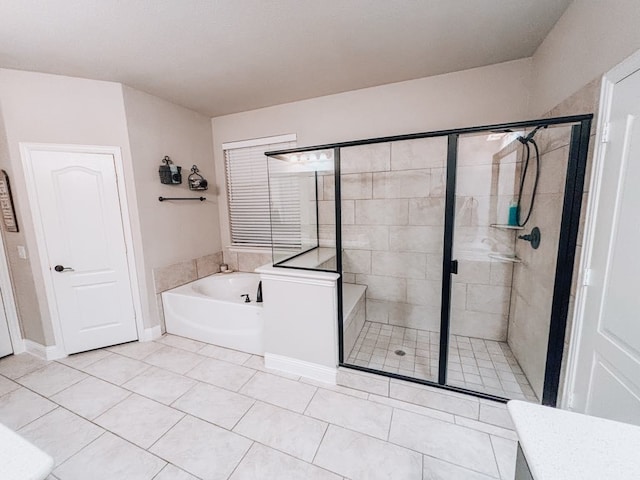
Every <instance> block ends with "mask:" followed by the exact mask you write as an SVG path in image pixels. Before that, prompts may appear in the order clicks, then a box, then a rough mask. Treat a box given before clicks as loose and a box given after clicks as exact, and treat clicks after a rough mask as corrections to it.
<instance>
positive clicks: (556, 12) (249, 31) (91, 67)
mask: <svg viewBox="0 0 640 480" xmlns="http://www.w3.org/2000/svg"><path fill="white" fill-rule="evenodd" d="M570 1H571V0H4V1H2V2H0V66H1V67H6V68H16V69H22V70H35V71H40V72H49V73H58V74H64V75H71V76H78V77H86V78H93V79H100V80H111V81H117V82H122V83H125V84H127V85H130V86H132V87H134V88H138V89H140V90H144V91H146V92H149V93H152V94H154V95H158V96H160V97H162V98H165V99H168V100H171V101H173V102H175V103H178V104H180V105H184V106H186V107H189V108H192V109H194V110H197V111H200V112H202V113H204V114H207V115H209V116H218V115H223V114H227V113H233V112H239V111H245V110H251V109H254V108H259V107H264V106H269V105H275V104H279V103H286V102H291V101H295V100H301V99H305V98H312V97H317V96H321V95H327V94H331V93H338V92H343V91H347V90H354V89H358V88H364V87H370V86H374V85H382V84H385V83H392V82H398V81H402V80H410V79H414V78H420V77H427V76H430V75H437V74H441V73H448V72H453V71H458V70H464V69H468V68H473V67H479V66H483V65H489V64H493V63H499V62H505V61H509V60H515V59H518V58H523V57H528V56H531V55H532V54H533V53H534V51H535V50H536V48H537V47H538V45H539V44H540V43H541V42H542V40H543V39H544V37H545V36H546V34H547V33H548V32H549V30H550V29H551V28H552V27H553V25H554V24H555V22H556V21H557V20H558V18H560V16H561V15H562V13H563V12H564V11H565V10H566V8H567V6H568V5H569V3H570Z"/></svg>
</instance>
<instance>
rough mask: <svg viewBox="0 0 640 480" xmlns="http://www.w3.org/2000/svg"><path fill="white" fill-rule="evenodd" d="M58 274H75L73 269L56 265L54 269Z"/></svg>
mask: <svg viewBox="0 0 640 480" xmlns="http://www.w3.org/2000/svg"><path fill="white" fill-rule="evenodd" d="M53 269H54V270H55V271H56V272H73V268H71V267H63V266H62V265H56V266H55V267H53Z"/></svg>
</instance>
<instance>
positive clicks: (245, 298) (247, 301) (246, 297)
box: [240, 293, 251, 303]
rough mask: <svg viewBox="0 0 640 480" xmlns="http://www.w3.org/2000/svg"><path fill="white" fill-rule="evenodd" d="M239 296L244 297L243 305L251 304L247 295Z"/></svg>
mask: <svg viewBox="0 0 640 480" xmlns="http://www.w3.org/2000/svg"><path fill="white" fill-rule="evenodd" d="M240 296H241V297H244V303H250V302H251V299H250V298H249V294H248V293H243V294H242V295H240Z"/></svg>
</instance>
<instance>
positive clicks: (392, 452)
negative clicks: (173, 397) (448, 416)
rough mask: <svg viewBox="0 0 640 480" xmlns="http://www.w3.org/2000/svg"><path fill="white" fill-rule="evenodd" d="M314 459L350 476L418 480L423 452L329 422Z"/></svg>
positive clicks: (353, 478) (370, 479)
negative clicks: (421, 453)
mask: <svg viewBox="0 0 640 480" xmlns="http://www.w3.org/2000/svg"><path fill="white" fill-rule="evenodd" d="M313 463H314V464H315V465H318V466H320V467H323V468H326V469H327V470H330V471H332V472H335V473H338V474H340V475H343V476H344V477H347V478H349V479H351V480H388V479H392V478H393V479H395V478H397V479H402V480H421V479H422V455H420V454H419V453H417V452H414V451H411V450H408V449H406V448H403V447H399V446H397V445H392V444H390V443H388V442H384V441H382V440H377V439H375V438H372V437H370V436H368V435H363V434H362V433H357V432H353V431H351V430H347V429H344V428H341V427H336V426H334V425H330V426H329V429H328V430H327V433H326V435H325V436H324V439H323V440H322V443H321V444H320V449H319V450H318V453H317V455H316V458H315V459H314V461H313Z"/></svg>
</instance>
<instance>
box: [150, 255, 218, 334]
mask: <svg viewBox="0 0 640 480" xmlns="http://www.w3.org/2000/svg"><path fill="white" fill-rule="evenodd" d="M221 263H222V252H216V253H212V254H210V255H204V256H202V257H198V258H194V259H193V260H187V261H185V262H179V263H174V264H173V265H167V266H166V267H160V268H154V269H153V289H154V292H155V294H156V303H157V305H158V312H159V313H160V318H161V322H162V325H161V328H162V331H163V332H164V331H165V326H164V309H163V307H162V295H161V294H162V292H164V291H166V290H171V289H172V288H176V287H179V286H180V285H184V284H186V283H189V282H193V281H194V280H198V279H199V278H202V277H206V276H209V275H212V274H214V273H218V272H219V271H220V264H221Z"/></svg>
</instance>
